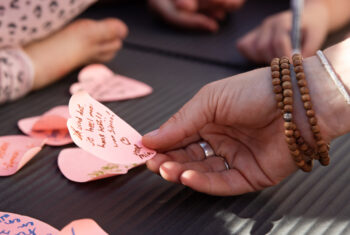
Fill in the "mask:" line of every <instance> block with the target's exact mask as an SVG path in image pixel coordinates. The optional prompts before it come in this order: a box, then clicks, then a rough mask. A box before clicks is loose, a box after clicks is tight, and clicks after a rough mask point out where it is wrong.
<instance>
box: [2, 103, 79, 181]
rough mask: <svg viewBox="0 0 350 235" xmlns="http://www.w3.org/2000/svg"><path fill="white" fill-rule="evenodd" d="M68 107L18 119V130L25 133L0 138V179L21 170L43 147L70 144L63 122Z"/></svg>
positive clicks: (65, 124) (60, 107)
mask: <svg viewBox="0 0 350 235" xmlns="http://www.w3.org/2000/svg"><path fill="white" fill-rule="evenodd" d="M68 117H69V111H68V106H58V107H55V108H53V109H51V110H49V111H48V112H46V113H44V114H43V115H41V116H37V117H31V118H26V119H22V120H20V121H19V122H18V127H19V128H20V129H21V130H22V132H24V133H25V134H27V135H28V136H23V135H10V136H2V137H0V176H9V175H12V174H14V173H16V172H17V171H18V170H19V169H21V168H22V167H23V166H24V165H25V164H26V163H27V162H28V161H29V160H31V159H32V158H33V157H34V156H35V155H36V154H37V153H39V152H40V150H41V149H42V148H43V146H44V144H46V145H53V146H59V145H66V144H69V143H72V142H73V141H72V139H71V138H70V135H69V132H68V128H67V120H68Z"/></svg>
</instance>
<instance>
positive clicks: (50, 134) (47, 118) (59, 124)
mask: <svg viewBox="0 0 350 235" xmlns="http://www.w3.org/2000/svg"><path fill="white" fill-rule="evenodd" d="M68 118H69V110H68V106H66V105H64V106H57V107H55V108H52V109H50V110H49V111H47V112H45V113H44V114H43V115H41V116H37V117H30V118H25V119H22V120H20V121H19V122H18V127H19V129H20V130H21V131H22V132H23V133H25V134H26V135H29V136H31V137H33V138H38V139H46V142H45V144H47V145H52V146H61V145H66V144H70V143H72V142H73V141H72V139H71V138H70V135H69V132H68V129H67V120H68Z"/></svg>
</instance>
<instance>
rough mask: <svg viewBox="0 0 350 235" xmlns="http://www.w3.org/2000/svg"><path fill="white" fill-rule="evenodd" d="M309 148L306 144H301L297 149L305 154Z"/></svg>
mask: <svg viewBox="0 0 350 235" xmlns="http://www.w3.org/2000/svg"><path fill="white" fill-rule="evenodd" d="M308 148H309V146H308V145H307V144H305V143H304V144H302V145H300V147H299V149H300V150H301V151H303V152H305V151H306V150H307V149H308Z"/></svg>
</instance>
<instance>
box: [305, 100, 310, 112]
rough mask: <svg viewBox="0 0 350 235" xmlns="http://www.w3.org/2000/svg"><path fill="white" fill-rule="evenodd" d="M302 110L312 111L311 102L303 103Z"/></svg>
mask: <svg viewBox="0 0 350 235" xmlns="http://www.w3.org/2000/svg"><path fill="white" fill-rule="evenodd" d="M304 108H305V109H306V110H309V109H312V104H311V102H310V101H306V102H305V103H304Z"/></svg>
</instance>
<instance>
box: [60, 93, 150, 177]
mask: <svg viewBox="0 0 350 235" xmlns="http://www.w3.org/2000/svg"><path fill="white" fill-rule="evenodd" d="M69 113H70V116H71V118H69V119H68V122H67V125H68V129H69V132H70V134H71V137H72V139H73V141H74V143H75V144H76V145H78V146H79V147H80V148H81V149H79V148H70V149H64V150H63V151H61V153H60V155H59V157H58V166H59V168H60V170H61V172H62V173H63V175H65V176H66V177H67V178H68V179H70V180H72V181H75V182H87V181H91V180H97V179H101V178H106V177H110V176H113V175H119V174H125V173H127V171H128V170H129V169H131V168H133V167H135V166H138V165H140V164H144V163H145V162H146V161H147V160H149V159H151V158H152V157H153V156H154V155H155V154H156V152H155V151H154V150H150V149H147V148H146V147H144V146H143V145H142V143H141V139H142V136H141V135H140V134H139V133H138V132H137V131H136V130H135V129H134V128H132V127H131V126H130V125H129V124H127V123H126V122H125V121H123V120H122V119H121V118H119V117H118V116H117V115H116V114H114V113H113V112H112V111H111V110H110V109H108V108H107V107H106V106H104V105H103V104H101V103H99V102H98V101H96V100H94V99H93V98H92V97H91V96H89V95H88V94H87V93H86V92H79V93H77V94H75V95H73V96H72V98H71V99H70V101H69Z"/></svg>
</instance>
